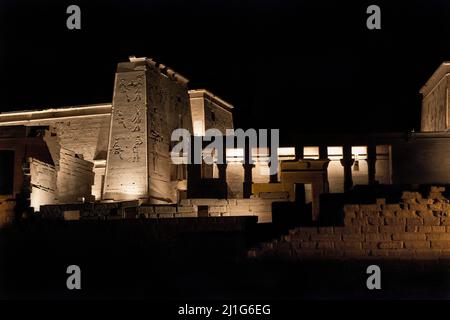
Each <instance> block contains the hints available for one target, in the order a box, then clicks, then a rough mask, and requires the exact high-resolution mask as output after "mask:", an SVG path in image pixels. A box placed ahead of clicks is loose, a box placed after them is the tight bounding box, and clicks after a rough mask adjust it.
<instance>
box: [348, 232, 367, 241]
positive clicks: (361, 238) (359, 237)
mask: <svg viewBox="0 0 450 320" xmlns="http://www.w3.org/2000/svg"><path fill="white" fill-rule="evenodd" d="M364 239H365V236H364V234H362V233H354V234H343V235H342V240H344V241H364Z"/></svg>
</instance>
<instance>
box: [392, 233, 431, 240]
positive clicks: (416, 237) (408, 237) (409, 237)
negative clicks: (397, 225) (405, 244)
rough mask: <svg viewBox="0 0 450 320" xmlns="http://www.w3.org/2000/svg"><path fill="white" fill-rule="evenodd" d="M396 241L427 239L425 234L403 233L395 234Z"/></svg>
mask: <svg viewBox="0 0 450 320" xmlns="http://www.w3.org/2000/svg"><path fill="white" fill-rule="evenodd" d="M392 237H393V239H394V240H426V239H427V237H426V235H425V233H415V232H402V233H394V234H393V236H392Z"/></svg>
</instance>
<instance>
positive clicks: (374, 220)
mask: <svg viewBox="0 0 450 320" xmlns="http://www.w3.org/2000/svg"><path fill="white" fill-rule="evenodd" d="M386 219H389V218H386ZM367 223H368V224H369V225H372V226H382V225H384V218H380V217H368V218H367Z"/></svg>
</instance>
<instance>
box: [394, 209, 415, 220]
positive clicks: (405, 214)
mask: <svg viewBox="0 0 450 320" xmlns="http://www.w3.org/2000/svg"><path fill="white" fill-rule="evenodd" d="M396 216H397V217H399V218H416V217H417V215H416V212H415V211H413V210H399V211H397V212H396Z"/></svg>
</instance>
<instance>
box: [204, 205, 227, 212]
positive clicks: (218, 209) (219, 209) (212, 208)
mask: <svg viewBox="0 0 450 320" xmlns="http://www.w3.org/2000/svg"><path fill="white" fill-rule="evenodd" d="M225 212H227V206H209V207H208V213H225Z"/></svg>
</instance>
